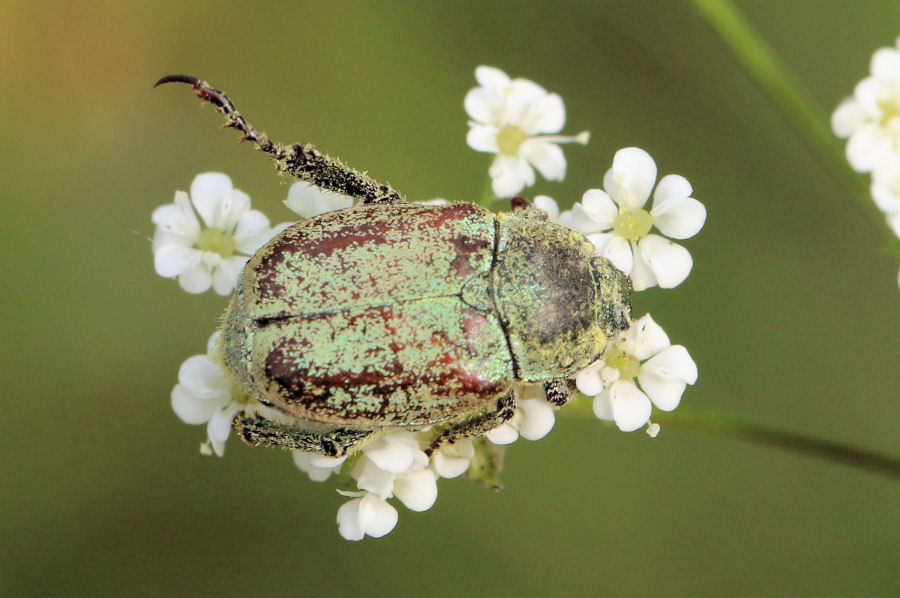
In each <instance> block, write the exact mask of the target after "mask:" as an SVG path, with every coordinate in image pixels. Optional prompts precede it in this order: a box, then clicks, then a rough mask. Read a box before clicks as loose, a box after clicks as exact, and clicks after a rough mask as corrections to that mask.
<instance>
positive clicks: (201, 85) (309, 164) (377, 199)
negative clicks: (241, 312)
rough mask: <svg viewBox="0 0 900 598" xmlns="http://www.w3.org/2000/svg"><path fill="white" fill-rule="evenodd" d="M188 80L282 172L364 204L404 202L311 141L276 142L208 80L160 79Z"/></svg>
mask: <svg viewBox="0 0 900 598" xmlns="http://www.w3.org/2000/svg"><path fill="white" fill-rule="evenodd" d="M163 83H187V84H188V85H191V86H192V87H193V88H194V93H195V94H196V95H197V97H198V98H200V99H201V100H203V101H205V102H209V103H210V104H212V105H213V106H215V107H216V110H218V111H219V112H220V113H221V114H222V115H223V116H224V117H225V126H226V127H229V128H232V129H237V130H238V131H240V132H241V133H243V135H244V137H243V140H245V141H249V142H251V143H253V145H254V146H255V147H256V149H258V150H260V151H262V152H263V153H265V154H267V155H268V156H269V157H270V158H272V160H274V161H275V167H276V168H277V170H278V172H287V173H288V174H290V175H292V176H294V177H296V178H297V179H299V180H301V181H305V182H307V183H311V184H313V185H315V186H317V187H320V188H322V189H325V190H327V191H332V192H334V193H340V194H342V195H348V196H350V197H353V198H360V199H362V200H363V203H385V204H387V203H394V202H398V201H402V198H401V197H400V194H399V193H398V192H397V191H395V190H394V189H392V188H391V187H390V185H384V184H382V183H379V182H378V181H376V180H375V179H373V178H371V177H370V176H368V175H367V174H365V173H362V172H359V171H357V170H354V169H353V168H350V167H349V166H347V165H346V164H344V163H343V162H341V161H340V160H338V159H337V158H332V157H331V156H329V155H327V154H324V153H322V152H320V151H319V150H317V149H316V148H315V146H313V145H312V144H311V143H302V142H301V143H294V144H292V145H290V146H285V145H282V144H281V143H278V142H275V141H272V140H271V139H269V137H268V135H266V134H265V133H263V132H262V131H257V130H256V129H255V128H254V127H253V126H252V125H251V124H250V123H248V122H247V121H246V120H245V119H244V117H243V116H241V113H240V112H238V111H237V109H236V108H235V107H234V104H233V103H232V102H231V100H229V99H228V96H226V95H225V94H224V93H223V92H221V91H219V90H218V89H215V88H213V87H211V86H210V85H209V83H207V82H206V81H201V80H200V79H198V78H196V77H191V76H190V75H167V76H165V77H163V78H162V79H160V80H159V81H157V82H156V85H154V87H156V86H158V85H162V84H163Z"/></svg>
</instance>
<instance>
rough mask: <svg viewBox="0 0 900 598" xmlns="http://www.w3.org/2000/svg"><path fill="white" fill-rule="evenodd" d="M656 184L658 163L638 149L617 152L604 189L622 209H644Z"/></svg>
mask: <svg viewBox="0 0 900 598" xmlns="http://www.w3.org/2000/svg"><path fill="white" fill-rule="evenodd" d="M654 183H656V162H654V161H653V158H651V157H650V154H648V153H647V152H645V151H644V150H642V149H641V148H638V147H626V148H624V149H620V150H619V151H617V152H616V155H615V157H613V166H612V168H611V169H610V170H609V171H608V172H607V173H606V176H605V177H604V178H603V188H604V189H606V192H607V193H609V196H610V197H612V198H613V200H614V201H615V202H616V203H617V204H619V206H621V207H625V208H628V209H632V210H634V209H638V208H642V207H643V206H644V204H645V203H647V200H648V199H649V198H650V191H651V190H652V189H653V185H654Z"/></svg>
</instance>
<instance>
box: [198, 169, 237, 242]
mask: <svg viewBox="0 0 900 598" xmlns="http://www.w3.org/2000/svg"><path fill="white" fill-rule="evenodd" d="M233 190H234V186H233V185H232V184H231V179H230V178H229V177H228V175H225V174H222V173H221V172H205V173H203V174H198V175H197V176H196V177H194V181H193V182H192V183H191V202H193V204H194V208H195V209H196V210H197V213H198V214H199V215H200V218H202V219H203V225H204V226H205V227H206V228H215V229H218V230H225V228H224V224H225V218H224V217H223V214H222V209H223V204H224V203H225V202H226V201H227V200H228V198H230V197H231V192H232V191H233Z"/></svg>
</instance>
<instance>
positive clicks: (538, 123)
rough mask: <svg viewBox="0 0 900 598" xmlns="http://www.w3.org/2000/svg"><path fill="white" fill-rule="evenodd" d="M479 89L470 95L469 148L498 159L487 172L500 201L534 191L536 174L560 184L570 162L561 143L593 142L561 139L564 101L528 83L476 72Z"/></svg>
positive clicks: (493, 71)
mask: <svg viewBox="0 0 900 598" xmlns="http://www.w3.org/2000/svg"><path fill="white" fill-rule="evenodd" d="M475 79H476V80H477V81H478V83H479V87H475V88H473V89H472V90H470V91H469V93H467V94H466V99H465V101H464V105H465V108H466V113H467V114H468V115H469V118H471V119H472V120H470V121H469V134H468V135H467V136H466V142H467V143H468V144H469V147H471V148H472V149H474V150H476V151H479V152H487V153H490V154H496V155H497V156H496V157H495V158H494V161H493V163H492V164H491V167H490V169H489V171H488V173H489V174H490V176H491V188H492V189H493V191H494V195H496V196H497V197H512V196H513V195H515V194H516V193H518V192H520V191H521V190H522V189H524V188H525V187H530V186H531V185H534V182H535V175H534V169H535V168H536V169H538V171H539V172H540V173H541V175H543V177H544V178H545V179H547V180H551V181H561V180H562V179H563V178H564V177H565V175H566V158H565V156H564V155H563V152H562V149H561V148H560V147H559V146H558V145H557V144H558V143H571V142H575V143H580V144H582V145H584V144H586V143H587V142H588V139H589V137H590V134H589V133H588V132H586V131H584V132H582V133H579V134H578V135H576V136H574V137H572V136H561V135H548V134H549V133H559V132H560V131H561V130H562V128H563V125H564V124H565V122H566V109H565V107H564V106H563V101H562V98H560V97H559V96H558V95H556V94H555V93H548V92H547V91H546V90H545V89H544V88H543V87H541V86H540V85H538V84H537V83H535V82H533V81H529V80H528V79H518V78H517V79H510V78H509V76H508V75H507V74H506V73H504V72H503V71H501V70H500V69H497V68H494V67H490V66H479V67H478V68H476V69H475Z"/></svg>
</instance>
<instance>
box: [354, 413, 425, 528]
mask: <svg viewBox="0 0 900 598" xmlns="http://www.w3.org/2000/svg"><path fill="white" fill-rule="evenodd" d="M350 476H351V477H353V478H354V479H355V480H356V486H357V487H358V488H359V489H360V490H365V491H367V492H371V493H373V494H376V495H378V496H380V497H381V498H383V499H388V498H391V497H392V496H396V497H397V498H398V499H400V501H401V502H402V503H403V504H404V505H406V507H407V508H408V509H410V510H413V511H426V510H428V509H430V508H431V507H432V505H434V502H435V500H437V474H436V473H435V472H434V471H433V470H431V469H428V456H427V455H426V454H425V451H423V450H422V449H421V448H420V447H419V435H418V434H417V433H416V432H408V431H406V430H397V431H393V432H388V433H386V434H385V435H384V436H382V437H381V438H379V439H378V440H376V441H375V442H373V443H372V444H370V445H368V446H366V447H364V448H363V449H362V457H361V458H360V459H359V461H357V463H356V466H355V467H354V468H353V471H351V472H350Z"/></svg>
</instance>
